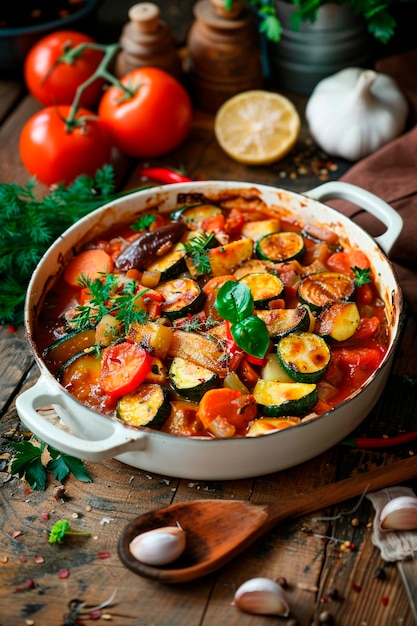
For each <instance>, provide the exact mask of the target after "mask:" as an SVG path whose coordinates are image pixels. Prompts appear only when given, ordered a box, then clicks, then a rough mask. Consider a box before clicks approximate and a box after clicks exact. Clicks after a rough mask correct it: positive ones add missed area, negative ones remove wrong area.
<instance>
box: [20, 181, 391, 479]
mask: <svg viewBox="0 0 417 626" xmlns="http://www.w3.org/2000/svg"><path fill="white" fill-rule="evenodd" d="M185 193H187V194H190V193H197V194H204V196H206V197H208V198H213V199H215V198H216V197H219V196H221V197H224V196H225V195H228V194H230V195H231V196H236V195H238V196H241V197H242V198H244V197H251V198H252V199H253V198H254V197H259V199H260V200H261V201H263V202H264V203H266V204H267V205H272V206H279V207H284V208H285V211H288V213H289V214H291V215H293V216H295V217H298V218H299V219H300V220H301V222H313V223H319V224H325V225H328V226H329V227H331V228H332V229H333V230H335V231H336V232H337V233H338V234H339V236H340V237H341V239H342V240H343V242H346V245H348V246H349V245H353V246H357V247H359V248H360V249H362V250H364V251H366V254H367V255H368V256H369V258H370V260H371V264H372V267H373V269H374V272H375V275H376V277H377V283H378V287H379V291H380V294H381V298H382V299H383V300H384V302H385V308H386V314H387V318H388V320H389V325H390V339H389V349H388V351H387V353H386V355H385V358H384V360H383V362H382V363H381V365H380V367H379V368H378V370H377V371H376V372H374V373H373V374H372V376H371V377H370V378H369V379H368V381H367V382H366V384H365V385H364V386H363V387H362V388H361V390H360V391H358V392H356V393H355V394H353V395H352V396H350V397H349V398H348V399H347V400H346V401H344V402H343V403H341V404H339V405H338V406H337V407H335V408H334V409H333V410H331V411H329V412H328V413H325V414H323V415H321V416H320V417H318V418H317V419H314V420H312V421H307V422H305V423H301V424H300V425H297V426H295V427H292V428H287V429H284V430H282V431H279V432H276V433H273V434H270V435H267V436H262V437H255V438H252V437H251V438H235V439H233V438H232V439H197V438H183V437H177V436H173V435H169V434H164V433H161V432H158V431H153V430H150V429H133V428H129V427H127V426H124V425H123V424H122V423H120V422H119V421H117V420H116V419H112V418H109V417H105V416H103V415H100V414H99V413H97V412H95V411H93V410H92V409H90V408H88V407H86V406H84V405H83V404H81V403H80V402H79V401H78V400H76V399H75V398H74V397H73V396H71V395H70V394H69V393H68V392H67V391H66V390H65V389H64V388H63V387H62V386H61V385H60V384H59V382H58V381H57V380H56V379H55V378H54V377H53V376H52V374H51V373H50V372H49V371H48V369H47V367H46V366H45V364H44V362H43V360H42V357H41V354H40V351H39V349H38V347H37V345H36V342H35V333H34V330H35V328H36V324H37V319H38V313H39V311H40V310H41V307H42V303H43V299H44V295H45V292H46V291H47V290H48V288H49V287H50V285H51V284H52V282H53V280H54V278H55V276H56V275H57V273H58V272H60V271H61V269H62V267H63V265H64V264H65V263H66V262H68V260H69V258H71V257H72V256H73V254H74V253H76V252H77V251H78V250H79V249H80V248H81V247H82V245H83V244H85V243H86V241H89V240H91V239H92V238H95V237H97V236H98V235H100V234H101V233H104V232H106V231H108V230H109V228H110V227H111V226H112V225H114V224H121V223H126V222H129V221H130V222H132V221H134V220H135V219H137V216H138V214H140V212H141V211H143V210H144V209H149V208H150V207H153V206H155V205H158V206H159V210H161V211H167V212H169V211H170V210H172V208H174V207H175V206H176V205H177V201H178V196H179V194H185ZM340 198H342V199H345V200H349V201H350V202H352V203H354V204H356V205H358V206H360V207H362V208H364V209H365V210H366V211H368V212H370V213H372V214H373V215H375V216H376V217H377V218H378V219H379V220H380V221H381V222H382V223H383V224H385V226H386V231H385V232H384V233H383V234H382V235H381V236H379V237H377V238H375V239H374V238H372V237H370V236H369V235H368V234H367V233H366V232H365V231H364V230H362V228H360V227H359V226H357V225H356V224H355V223H354V222H353V221H351V220H350V219H348V218H347V217H345V216H344V215H342V214H341V213H339V212H338V211H336V210H335V209H333V208H330V207H329V206H327V205H325V204H323V203H322V202H325V201H328V200H330V199H340ZM401 228H402V220H401V218H400V216H399V215H398V213H396V212H395V211H394V210H393V209H392V208H391V207H390V206H389V205H387V204H386V203H385V202H383V201H382V200H380V199H379V198H377V197H376V196H374V195H373V194H370V193H369V192H367V191H365V190H363V189H360V188H358V187H355V186H352V185H349V184H346V183H340V182H329V183H325V184H323V185H321V186H319V187H317V188H316V189H313V190H311V191H309V192H307V193H305V194H302V195H300V194H295V193H292V192H289V191H286V190H282V189H276V188H273V187H267V186H263V185H255V184H251V183H241V182H229V181H227V182H225V181H207V182H190V183H179V184H174V185H164V186H160V187H154V188H151V189H147V190H144V191H139V192H137V193H133V194H131V195H129V196H125V197H123V198H121V199H119V200H116V201H113V202H111V203H109V204H107V205H105V206H103V207H101V208H100V209H98V210H96V211H94V212H93V213H91V214H90V215H88V216H87V217H85V218H83V219H82V220H80V221H79V222H78V223H77V224H75V225H74V226H72V227H71V228H70V229H68V230H67V231H66V232H65V233H64V234H63V235H62V236H61V237H60V238H59V239H58V240H57V241H56V242H55V243H54V244H53V245H52V246H51V248H50V249H49V250H48V251H47V252H46V254H45V255H44V257H43V259H42V260H41V262H40V263H39V265H38V267H37V269H36V271H35V272H34V274H33V277H32V279H31V282H30V285H29V288H28V294H27V301H26V311H25V324H26V330H27V337H28V340H29V342H30V344H31V346H32V349H33V352H34V355H35V359H36V362H37V364H38V366H39V369H40V374H41V375H40V378H39V380H38V382H37V383H36V384H35V385H34V386H33V387H32V388H30V389H28V390H27V391H24V392H23V393H22V394H21V395H20V396H19V397H18V398H17V401H16V406H17V410H18V413H19V416H20V417H21V419H22V421H23V422H24V423H25V424H26V426H27V427H28V428H29V429H30V430H31V431H32V432H33V433H34V434H35V435H36V436H37V437H38V438H39V439H40V440H42V441H44V442H46V443H47V444H49V445H52V446H54V447H56V448H57V449H59V450H61V451H63V452H65V453H67V454H71V455H73V456H76V457H78V458H81V459H86V460H92V461H100V460H104V459H106V458H117V459H118V460H120V461H122V462H123V463H126V464H128V465H131V466H133V467H137V468H141V469H143V470H147V471H152V472H157V473H159V474H164V475H169V476H175V477H179V478H188V479H194V480H229V479H239V478H247V477H251V476H259V475H264V474H268V473H271V472H276V471H279V470H282V469H286V468H289V467H292V466H294V465H297V464H300V463H302V462H304V461H307V460H308V459H311V458H313V457H315V456H317V455H319V454H320V453H322V452H324V451H325V450H327V449H329V448H331V447H332V446H334V445H335V444H337V443H338V442H340V441H341V440H342V439H343V438H344V437H346V436H347V435H348V434H349V433H351V432H352V431H353V430H354V429H355V428H356V427H357V426H358V425H359V424H360V423H361V422H362V421H363V420H364V418H365V417H366V416H367V415H368V413H369V412H370V410H371V409H372V408H373V406H374V405H375V403H376V402H377V400H378V398H379V396H380V395H381V393H382V391H383V389H384V386H385V383H386V380H387V377H388V374H389V370H390V366H391V362H392V358H393V354H394V351H395V347H396V344H397V340H398V336H399V331H400V325H401V323H400V322H401V316H402V295H401V290H400V287H399V285H398V282H397V279H396V277H395V274H394V271H393V268H392V266H391V263H390V262H389V260H388V258H387V255H388V254H389V251H390V250H391V248H392V246H393V244H394V243H395V241H396V239H397V237H398V235H399V233H400V231H401ZM45 405H52V406H53V407H54V409H55V411H56V413H57V414H58V416H59V418H60V421H61V422H62V426H63V427H61V424H58V425H56V424H55V423H52V421H50V420H49V419H47V418H46V417H45V416H43V415H41V414H40V413H39V412H38V409H39V408H40V407H43V406H45Z"/></svg>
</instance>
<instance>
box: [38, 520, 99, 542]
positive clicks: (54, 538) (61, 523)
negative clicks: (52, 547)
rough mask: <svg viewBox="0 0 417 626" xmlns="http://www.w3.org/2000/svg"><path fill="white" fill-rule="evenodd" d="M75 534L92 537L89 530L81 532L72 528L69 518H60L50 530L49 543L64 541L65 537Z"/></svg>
mask: <svg viewBox="0 0 417 626" xmlns="http://www.w3.org/2000/svg"><path fill="white" fill-rule="evenodd" d="M68 535H74V536H77V537H90V533H88V532H80V531H75V530H71V526H70V523H69V521H68V520H67V519H60V520H58V521H57V522H55V524H54V525H53V526H52V528H51V530H50V532H49V539H48V541H49V543H62V542H63V541H64V537H66V536H68Z"/></svg>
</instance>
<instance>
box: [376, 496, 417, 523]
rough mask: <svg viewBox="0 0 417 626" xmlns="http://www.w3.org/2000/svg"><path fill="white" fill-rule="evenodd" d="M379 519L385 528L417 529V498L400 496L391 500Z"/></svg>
mask: <svg viewBox="0 0 417 626" xmlns="http://www.w3.org/2000/svg"><path fill="white" fill-rule="evenodd" d="M379 519H380V523H381V528H382V529H383V530H417V498H414V497H413V496H399V497H398V498H394V499H393V500H390V501H389V502H387V504H386V505H385V506H384V508H383V509H382V511H381V514H380V516H379Z"/></svg>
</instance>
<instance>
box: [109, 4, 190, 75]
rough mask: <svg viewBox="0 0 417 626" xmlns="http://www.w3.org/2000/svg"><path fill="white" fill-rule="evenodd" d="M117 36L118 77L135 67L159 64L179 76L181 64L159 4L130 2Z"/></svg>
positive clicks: (156, 65)
mask: <svg viewBox="0 0 417 626" xmlns="http://www.w3.org/2000/svg"><path fill="white" fill-rule="evenodd" d="M128 16H129V20H130V21H129V22H128V23H127V24H125V26H124V27H123V30H122V34H121V36H120V39H119V43H120V46H121V48H122V49H121V52H120V53H119V54H118V56H117V58H116V62H115V68H114V72H115V74H116V76H118V77H120V76H123V74H126V73H127V72H130V71H131V70H133V69H135V68H137V67H145V66H146V67H149V66H151V67H159V68H160V69H163V70H165V71H166V72H168V73H169V74H171V75H172V76H174V78H176V79H178V80H182V79H183V71H182V64H181V60H180V57H179V55H178V52H177V50H176V47H175V41H174V38H173V36H172V34H171V31H170V29H169V28H168V25H167V24H166V23H165V22H164V21H163V20H162V19H161V14H160V10H159V7H158V6H157V5H156V4H154V3H152V2H139V3H138V4H134V5H133V6H132V7H131V8H130V9H129V12H128Z"/></svg>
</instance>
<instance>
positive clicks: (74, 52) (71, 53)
mask: <svg viewBox="0 0 417 626" xmlns="http://www.w3.org/2000/svg"><path fill="white" fill-rule="evenodd" d="M84 50H99V51H100V52H103V53H104V55H103V58H102V60H101V61H100V63H99V65H98V66H97V68H96V70H95V71H94V72H93V74H91V76H89V78H87V80H85V81H84V82H83V83H81V85H79V86H78V87H77V91H76V92H75V98H74V100H73V101H72V104H71V108H70V112H69V115H68V117H67V118H66V120H65V124H66V127H67V130H68V131H69V132H70V131H71V129H72V128H74V126H79V125H80V123H75V119H76V115H77V111H78V109H79V106H80V100H81V96H82V94H83V93H84V91H85V90H86V89H87V88H88V87H89V86H90V85H91V84H92V83H94V82H95V81H96V80H98V79H99V78H102V79H103V80H105V81H106V82H108V83H110V84H112V85H114V86H116V87H118V88H119V89H120V90H121V91H122V92H123V94H124V96H125V97H127V98H131V97H132V96H133V95H134V93H135V91H134V90H133V89H129V87H126V85H123V83H122V82H121V81H120V80H119V79H118V78H116V76H114V75H113V74H112V73H111V72H110V71H109V69H108V68H109V65H110V63H111V61H112V60H113V58H114V57H115V55H116V53H117V52H118V51H119V50H120V45H119V44H118V43H113V44H99V43H81V44H79V45H77V46H75V47H74V48H72V49H71V50H68V51H66V52H65V53H64V54H63V55H62V56H61V57H60V61H62V62H68V59H76V58H78V56H79V55H80V54H82V52H84ZM79 119H80V120H81V119H86V118H79Z"/></svg>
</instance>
